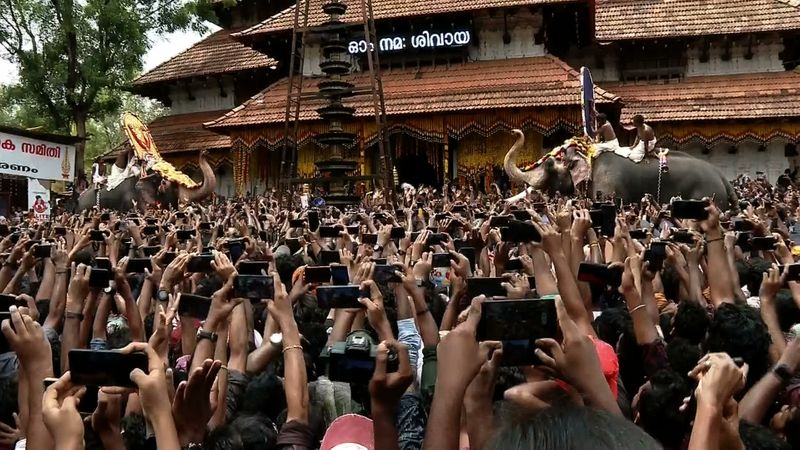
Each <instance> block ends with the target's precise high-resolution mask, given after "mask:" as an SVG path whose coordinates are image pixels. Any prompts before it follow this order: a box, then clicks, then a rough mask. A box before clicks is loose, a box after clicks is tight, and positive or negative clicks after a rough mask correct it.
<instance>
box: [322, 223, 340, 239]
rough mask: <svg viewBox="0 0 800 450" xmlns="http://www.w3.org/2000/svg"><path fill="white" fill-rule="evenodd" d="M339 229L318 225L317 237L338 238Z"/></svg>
mask: <svg viewBox="0 0 800 450" xmlns="http://www.w3.org/2000/svg"><path fill="white" fill-rule="evenodd" d="M340 233H341V230H339V228H337V227H329V226H321V227H319V237H321V238H323V239H325V238H338V237H339V235H340Z"/></svg>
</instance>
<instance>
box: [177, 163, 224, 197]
mask: <svg viewBox="0 0 800 450" xmlns="http://www.w3.org/2000/svg"><path fill="white" fill-rule="evenodd" d="M198 165H199V166H200V171H201V172H202V173H203V184H202V185H201V186H200V187H196V188H193V189H190V188H187V187H186V186H178V199H179V200H180V201H181V202H184V203H192V202H199V201H201V200H204V199H206V198H208V196H210V195H211V194H212V193H213V192H214V190H215V189H216V188H217V177H216V175H214V170H213V169H212V168H211V165H210V164H209V163H208V160H207V159H206V156H205V152H200V159H199V161H198Z"/></svg>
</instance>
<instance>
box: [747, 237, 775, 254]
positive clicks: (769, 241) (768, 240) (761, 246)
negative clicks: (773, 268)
mask: <svg viewBox="0 0 800 450" xmlns="http://www.w3.org/2000/svg"><path fill="white" fill-rule="evenodd" d="M777 243H778V241H776V240H775V237H774V236H761V237H754V238H752V239H750V245H751V246H752V247H753V250H757V251H772V250H775V246H776V245H777Z"/></svg>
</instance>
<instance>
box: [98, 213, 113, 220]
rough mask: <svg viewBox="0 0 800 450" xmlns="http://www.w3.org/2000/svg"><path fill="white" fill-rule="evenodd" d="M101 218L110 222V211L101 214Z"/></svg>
mask: <svg viewBox="0 0 800 450" xmlns="http://www.w3.org/2000/svg"><path fill="white" fill-rule="evenodd" d="M100 220H101V221H103V222H108V221H109V220H111V214H110V213H103V214H100Z"/></svg>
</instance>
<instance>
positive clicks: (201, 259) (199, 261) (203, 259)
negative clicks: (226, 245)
mask: <svg viewBox="0 0 800 450" xmlns="http://www.w3.org/2000/svg"><path fill="white" fill-rule="evenodd" d="M211 261H214V255H209V254H208V253H204V254H201V255H193V256H192V257H190V258H189V262H188V263H186V271H187V272H191V273H208V272H211V270H212V269H211Z"/></svg>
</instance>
